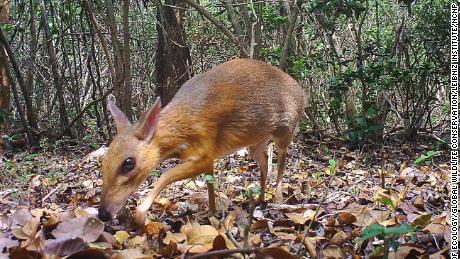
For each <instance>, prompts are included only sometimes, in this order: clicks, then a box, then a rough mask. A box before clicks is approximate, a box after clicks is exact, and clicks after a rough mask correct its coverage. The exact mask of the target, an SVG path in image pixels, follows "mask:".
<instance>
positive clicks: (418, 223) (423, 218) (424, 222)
mask: <svg viewBox="0 0 460 259" xmlns="http://www.w3.org/2000/svg"><path fill="white" fill-rule="evenodd" d="M430 220H431V214H429V213H425V214H422V215H419V216H417V217H416V218H414V219H413V220H412V221H411V224H412V226H414V227H419V228H424V227H426V226H428V224H430Z"/></svg>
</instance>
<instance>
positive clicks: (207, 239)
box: [187, 225, 219, 248]
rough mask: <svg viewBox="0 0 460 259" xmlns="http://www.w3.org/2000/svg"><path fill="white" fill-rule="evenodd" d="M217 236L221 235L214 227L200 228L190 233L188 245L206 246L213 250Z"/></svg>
mask: <svg viewBox="0 0 460 259" xmlns="http://www.w3.org/2000/svg"><path fill="white" fill-rule="evenodd" d="M217 235H219V232H218V231H217V229H215V228H214V227H213V226H209V225H203V226H198V227H195V228H193V229H192V230H191V231H190V232H189V233H188V235H187V243H188V244H190V245H205V246H208V247H210V248H212V243H213V241H214V238H215V237H216V236H217Z"/></svg>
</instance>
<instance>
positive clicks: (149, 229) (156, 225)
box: [145, 222, 165, 235]
mask: <svg viewBox="0 0 460 259" xmlns="http://www.w3.org/2000/svg"><path fill="white" fill-rule="evenodd" d="M164 227H165V225H164V224H163V223H161V222H149V223H148V224H147V225H146V226H145V233H147V234H149V235H158V234H160V233H161V232H162V231H163V229H164Z"/></svg>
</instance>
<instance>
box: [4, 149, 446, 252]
mask: <svg viewBox="0 0 460 259" xmlns="http://www.w3.org/2000/svg"><path fill="white" fill-rule="evenodd" d="M396 145H397V143H392V144H391V145H389V146H386V147H383V148H369V149H368V150H366V149H365V150H364V151H362V152H358V151H351V150H348V149H346V148H344V147H343V145H342V144H341V143H340V142H338V141H334V140H329V141H324V142H319V143H316V142H315V143H314V144H311V143H309V142H308V141H295V142H294V143H293V145H292V146H291V148H290V154H289V159H288V165H287V169H286V171H285V175H284V179H283V191H284V203H283V204H273V203H272V198H273V194H274V188H275V186H274V184H275V183H274V181H269V184H268V187H267V188H268V192H267V194H266V200H267V202H264V203H262V204H260V205H258V206H256V207H255V209H254V210H253V211H252V215H253V220H252V222H249V220H248V219H249V218H250V217H249V213H251V211H250V209H249V208H250V204H249V202H248V199H247V198H246V197H245V196H244V193H245V190H246V189H247V188H248V186H250V185H251V184H252V185H254V184H257V183H258V180H259V172H258V167H257V164H256V163H255V162H254V161H252V160H251V159H250V157H249V156H248V154H247V152H243V151H239V152H237V153H235V154H232V155H230V156H228V157H226V158H224V159H220V160H218V161H216V163H215V172H218V173H217V174H216V175H215V178H214V179H213V181H214V182H215V185H216V190H217V196H218V197H217V207H218V213H217V215H216V217H211V218H210V217H208V216H207V207H208V205H207V192H206V181H207V180H209V179H206V178H204V177H199V178H196V179H188V180H184V181H180V182H176V183H173V184H171V186H169V187H168V188H167V189H166V190H165V191H163V193H162V195H161V198H160V199H159V200H158V201H157V202H156V203H155V205H154V206H153V207H152V209H151V210H150V211H149V212H148V218H149V221H148V223H147V224H146V226H145V228H144V231H143V233H140V232H139V231H138V230H137V229H136V228H135V227H134V225H133V212H134V209H135V207H136V205H137V204H136V201H139V200H141V199H142V197H144V196H145V195H146V194H147V193H148V191H149V189H148V186H150V185H151V184H153V183H155V181H156V180H157V178H158V176H159V175H160V174H161V173H162V172H164V171H165V170H168V169H169V168H172V167H174V166H175V165H177V164H178V163H179V161H177V160H171V161H167V162H166V163H164V164H163V165H161V166H160V167H159V169H158V171H154V172H152V174H151V176H150V177H149V179H148V180H147V181H146V183H145V184H143V185H142V186H141V187H140V188H139V190H138V191H137V192H136V193H135V194H134V195H133V197H131V198H130V199H129V201H128V203H127V205H126V206H125V209H124V210H122V211H121V212H120V214H119V215H118V217H117V219H115V220H113V221H111V222H108V223H103V222H101V221H100V220H99V219H97V216H96V215H97V204H98V202H99V197H100V189H101V185H102V179H101V176H100V171H99V168H100V158H101V157H102V156H103V154H104V151H105V150H106V148H105V147H102V148H100V149H98V150H96V151H93V152H88V150H87V149H85V148H81V149H80V150H79V151H78V152H68V153H67V152H61V153H58V154H56V153H51V152H45V151H44V152H42V153H38V154H33V155H32V154H28V153H27V152H23V153H16V154H10V157H9V158H6V156H5V158H3V159H2V162H1V164H0V167H1V168H2V170H6V169H5V168H7V166H6V164H8V168H9V169H8V170H6V171H5V172H4V173H2V174H10V175H9V176H8V177H4V178H5V182H4V183H2V188H1V189H0V228H1V233H0V249H1V250H2V253H3V254H4V255H7V256H9V257H10V258H26V257H28V258H30V257H34V256H38V257H40V256H45V257H43V258H62V257H66V258H121V259H123V258H187V257H192V258H197V257H193V256H194V255H195V256H196V255H199V254H200V253H205V255H207V254H209V255H212V253H213V252H215V253H216V255H215V256H214V257H211V256H210V257H209V258H225V256H229V255H230V253H228V254H225V253H222V254H219V252H220V251H223V250H227V251H230V250H231V251H237V250H238V251H243V250H245V247H244V243H245V241H246V242H247V243H248V248H246V251H245V252H248V250H247V249H249V250H250V252H251V257H256V258H360V257H363V256H365V257H374V258H379V257H381V256H382V255H383V251H382V250H381V247H382V245H383V242H384V236H379V235H376V236H372V238H369V239H365V240H363V239H360V237H363V233H366V232H365V231H369V230H370V229H372V228H375V226H380V227H377V228H378V229H379V230H382V231H387V232H391V231H392V230H391V229H397V231H400V229H401V228H402V227H403V226H406V225H407V226H410V228H411V229H410V230H411V231H409V232H407V233H406V232H404V233H402V232H401V233H402V234H398V235H396V236H394V239H392V240H393V241H395V243H397V245H395V246H394V248H392V249H390V253H389V256H390V258H428V256H429V258H448V257H447V253H448V247H449V245H448V244H449V243H448V242H449V241H450V233H449V229H450V220H449V217H448V215H447V213H446V211H447V208H448V207H447V206H448V199H449V197H448V193H449V187H448V173H449V171H448V170H449V165H448V164H447V161H446V158H445V157H443V156H442V151H441V152H440V154H441V155H440V156H437V157H434V158H433V161H434V163H431V164H423V165H416V164H414V161H415V160H416V159H417V158H418V157H420V156H421V155H423V154H424V153H426V152H425V151H426V148H427V147H426V148H425V149H424V147H423V146H422V147H421V146H420V145H416V144H413V146H410V145H408V144H404V145H400V144H399V146H396ZM74 151H75V150H74ZM88 153H89V154H88ZM446 157H447V156H446ZM330 160H334V164H335V167H336V170H337V173H336V174H335V176H334V177H333V178H332V179H331V184H330V185H328V182H329V181H328V180H327V179H330V177H331V175H332V172H331V169H330V167H328V161H330ZM273 163H274V164H275V165H276V155H275V156H274V161H273ZM11 165H13V167H11ZM275 167H276V166H275ZM271 171H272V174H274V173H276V170H275V169H273V170H271ZM24 172H28V174H29V175H28V176H27V177H25V176H24V175H25V173H24ZM23 178H24V179H23ZM270 178H271V179H273V177H269V179H270ZM382 183H383V184H384V185H382ZM321 200H323V203H322V205H321V207H319V208H318V204H320V203H321ZM248 224H250V226H249V228H248V235H247V236H246V237H245V236H244V232H245V231H244V230H245V227H246V226H248ZM373 224H377V225H373ZM412 228H413V229H414V230H413V231H412ZM382 233H383V232H382ZM397 233H399V232H397ZM245 239H247V240H245ZM232 256H233V257H239V258H241V253H234V254H233V253H232ZM0 258H2V257H1V256H0Z"/></svg>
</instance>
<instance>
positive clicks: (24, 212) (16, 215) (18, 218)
mask: <svg viewBox="0 0 460 259" xmlns="http://www.w3.org/2000/svg"><path fill="white" fill-rule="evenodd" d="M31 218H32V214H31V213H30V210H29V208H27V207H25V206H18V208H17V209H16V210H15V211H14V212H13V214H11V222H12V223H14V224H16V225H20V226H24V225H25V224H26V222H27V221H28V220H30V219H31Z"/></svg>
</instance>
